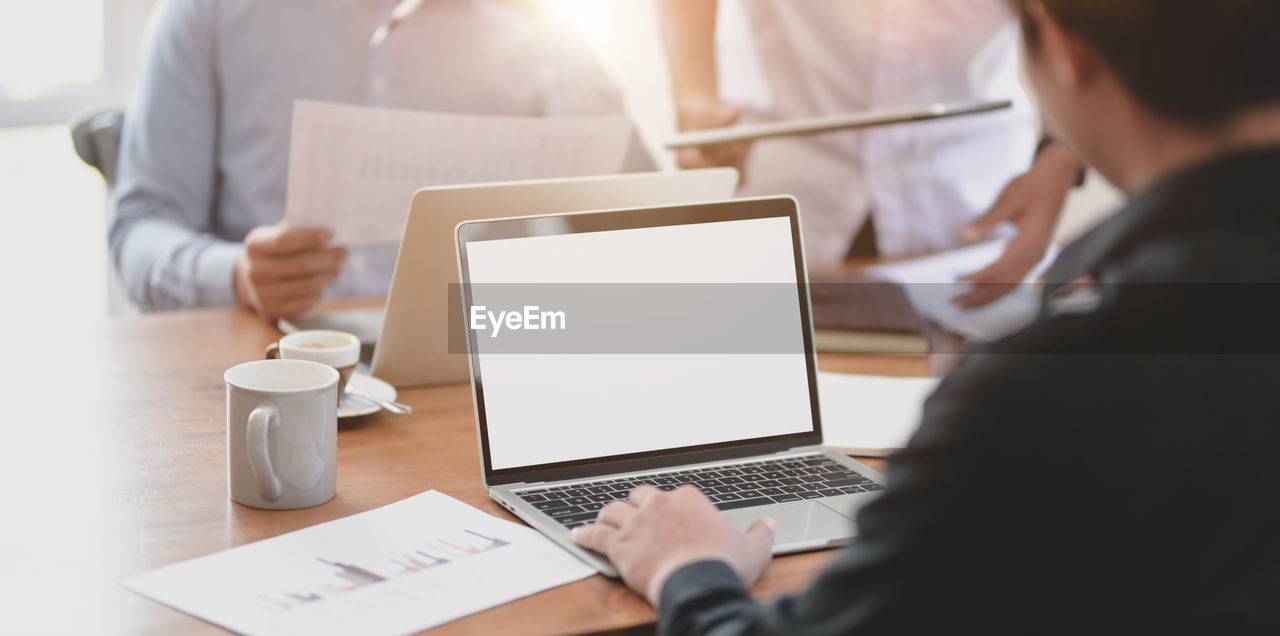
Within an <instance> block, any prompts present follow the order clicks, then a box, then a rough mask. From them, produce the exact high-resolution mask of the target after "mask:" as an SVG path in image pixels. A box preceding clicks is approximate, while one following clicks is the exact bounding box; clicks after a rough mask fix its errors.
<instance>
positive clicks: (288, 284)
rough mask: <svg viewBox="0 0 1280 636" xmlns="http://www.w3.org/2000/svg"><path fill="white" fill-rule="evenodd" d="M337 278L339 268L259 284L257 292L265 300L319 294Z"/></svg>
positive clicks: (274, 300) (283, 299)
mask: <svg viewBox="0 0 1280 636" xmlns="http://www.w3.org/2000/svg"><path fill="white" fill-rule="evenodd" d="M335 278H337V270H331V271H328V272H321V273H319V274H316V275H313V276H307V277H306V278H290V279H287V280H283V281H278V282H272V283H266V284H263V285H258V286H257V287H256V288H255V290H254V291H255V292H256V293H257V295H258V299H259V300H261V301H263V302H280V301H286V300H292V299H295V298H304V297H308V296H319V295H320V294H321V293H323V292H324V289H325V288H326V287H328V286H329V283H332V282H333V280H334V279H335Z"/></svg>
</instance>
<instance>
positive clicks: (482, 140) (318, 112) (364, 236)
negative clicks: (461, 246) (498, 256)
mask: <svg viewBox="0 0 1280 636" xmlns="http://www.w3.org/2000/svg"><path fill="white" fill-rule="evenodd" d="M630 135H631V124H630V122H629V121H628V120H627V118H626V117H622V116H609V117H498V116H490V115H457V114H447V113H429V112H421V111H410V110H392V109H385V108H370V107H367V106H349V105H344V104H331V103H325V102H313V101H305V100H299V101H297V102H294V107H293V129H292V135H291V137H290V143H289V182H288V193H287V198H286V202H285V219H286V221H288V222H289V224H290V225H293V226H295V227H328V228H330V229H332V230H333V232H334V241H335V242H336V243H338V244H344V245H367V244H378V243H398V242H399V241H400V234H401V232H402V231H403V230H404V221H405V217H406V216H407V215H408V212H409V204H410V202H411V201H412V199H413V193H414V192H416V191H417V190H418V189H419V188H423V187H427V186H437V185H455V184H462V183H480V182H486V181H515V180H524V179H545V178H553V177H581V176H589V175H598V174H612V173H617V172H621V171H622V167H623V161H624V159H625V157H626V151H627V144H628V142H629V140H630Z"/></svg>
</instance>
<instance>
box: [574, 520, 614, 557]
mask: <svg viewBox="0 0 1280 636" xmlns="http://www.w3.org/2000/svg"><path fill="white" fill-rule="evenodd" d="M570 536H572V537H573V542H574V543H576V544H578V545H580V546H582V547H584V548H586V549H588V550H595V551H596V552H599V553H600V554H604V555H608V554H609V549H610V548H611V547H612V546H613V541H614V539H615V538H616V537H617V536H618V529H617V528H615V527H613V526H610V525H605V524H601V523H590V524H587V525H585V526H578V527H576V528H574V529H573V532H572V533H570Z"/></svg>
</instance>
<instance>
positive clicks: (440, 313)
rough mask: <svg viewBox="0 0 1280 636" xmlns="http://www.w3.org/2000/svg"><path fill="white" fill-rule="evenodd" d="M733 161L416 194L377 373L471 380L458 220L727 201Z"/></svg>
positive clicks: (404, 380)
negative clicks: (458, 324) (461, 340)
mask: <svg viewBox="0 0 1280 636" xmlns="http://www.w3.org/2000/svg"><path fill="white" fill-rule="evenodd" d="M737 183H738V171H737V170H734V169H733V168H709V169H704V170H680V171H676V172H650V173H632V174H622V175H603V176H593V177H569V178H561V179H539V180H534V181H509V182H502V183H480V184H466V185H455V186H435V187H430V188H423V189H421V190H418V192H417V193H416V194H415V195H414V197H413V202H412V204H411V206H410V209H409V216H408V218H407V219H406V221H405V228H404V235H403V236H402V237H401V243H400V250H399V252H398V254H397V257H396V265H395V272H394V274H393V275H392V279H391V289H390V291H389V292H388V295H387V303H386V316H385V318H383V319H382V320H381V333H380V335H379V336H378V337H377V340H378V345H377V347H376V348H375V349H374V352H373V361H372V373H373V375H375V376H377V377H379V378H382V379H383V380H386V381H388V382H390V383H391V384H393V385H395V386H397V387H406V386H416V385H421V384H443V383H451V382H466V381H467V379H468V377H469V376H470V374H469V372H468V370H467V356H466V347H465V345H463V346H461V347H459V348H458V351H457V352H456V355H455V354H452V353H451V352H450V349H451V347H450V346H449V327H448V323H449V313H448V311H447V307H448V306H449V305H450V304H451V303H456V302H457V296H456V292H457V289H456V287H455V286H456V284H457V282H458V278H457V275H458V264H457V261H456V260H455V257H454V246H453V230H454V228H455V227H456V226H457V225H458V223H460V222H462V221H466V220H474V219H495V218H505V217H511V216H518V215H529V214H552V213H559V212H581V211H584V210H599V209H601V208H617V207H642V206H650V205H671V204H676V203H696V202H701V201H720V200H723V199H727V198H730V197H732V196H733V190H734V187H735V186H736V185H737Z"/></svg>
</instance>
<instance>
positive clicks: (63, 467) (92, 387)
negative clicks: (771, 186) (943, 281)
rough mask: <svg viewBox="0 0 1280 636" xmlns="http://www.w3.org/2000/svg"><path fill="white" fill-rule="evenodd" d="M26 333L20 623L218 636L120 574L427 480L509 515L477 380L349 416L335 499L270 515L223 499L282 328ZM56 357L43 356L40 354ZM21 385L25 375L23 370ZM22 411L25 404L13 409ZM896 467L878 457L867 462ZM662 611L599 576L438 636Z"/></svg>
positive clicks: (13, 606) (817, 557)
mask: <svg viewBox="0 0 1280 636" xmlns="http://www.w3.org/2000/svg"><path fill="white" fill-rule="evenodd" d="M51 330H52V331H53V334H51V336H56V338H57V342H56V346H53V347H50V346H49V342H48V341H44V340H40V339H38V338H35V339H33V340H32V341H31V342H26V343H25V344H19V346H18V348H17V352H18V354H19V357H17V358H11V359H9V360H10V361H12V360H26V359H27V358H26V356H32V360H31V362H29V363H28V362H24V363H23V364H24V365H25V366H23V367H22V368H16V367H15V370H17V371H21V372H22V373H23V375H24V376H25V377H24V379H20V380H19V382H18V383H17V385H16V386H17V387H19V388H20V389H21V394H20V395H10V396H9V398H8V399H7V400H6V402H9V404H10V408H9V409H8V417H6V419H7V420H8V421H6V422H5V424H6V426H5V429H6V431H5V435H6V438H5V442H4V443H3V444H2V445H0V471H2V472H0V478H3V480H4V481H3V483H4V485H5V488H6V499H5V501H4V510H5V511H6V514H5V517H6V519H5V521H3V522H2V523H0V528H3V534H2V535H0V537H3V541H2V545H3V550H4V554H3V557H4V559H5V565H6V568H5V569H6V570H7V573H6V575H5V576H4V577H0V580H3V581H4V582H3V583H0V599H4V601H3V605H4V606H5V618H4V619H3V620H5V621H6V626H5V628H4V629H0V631H7V630H8V629H11V628H16V631H15V632H13V633H38V632H45V633H72V632H81V633H104V632H111V633H115V632H118V633H130V634H140V633H143V634H175V633H213V632H217V631H220V630H218V628H216V627H214V626H212V625H209V624H208V623H204V622H202V621H200V620H198V619H195V618H192V617H190V616H187V615H186V614H182V613H180V612H178V611H176V610H173V609H170V608H168V607H165V606H163V605H160V604H158V603H155V602H153V601H150V600H147V599H144V598H142V597H140V596H137V595H135V594H133V593H131V592H128V591H126V590H124V589H123V588H121V587H119V586H118V581H119V580H120V579H121V578H124V577H127V576H130V575H133V574H138V573H141V572H145V571H147V570H151V569H154V568H157V567H160V566H163V565H168V564H171V563H175V562H178V561H182V560H185V559H190V558H192V557H197V556H200V555H204V554H209V553H212V552H216V551H219V550H224V549H226V548H231V547H234V546H238V545H242V544H245V543H249V542H252V541H257V540H259V539H265V538H267V537H271V536H274V535H278V534H281V533H284V532H288V531H292V530H297V529H299V528H303V527H306V526H310V525H313V524H316V523H320V522H323V521H329V520H332V519H337V518H339V517H343V516H346V515H351V514H355V513H358V512H363V511H366V510H369V509H371V508H375V507H378V506H381V505H384V504H388V503H391V502H394V501H397V500H399V499H403V498H405V497H408V496H410V495H413V494H416V493H419V492H422V491H424V490H428V489H436V490H439V491H442V492H444V493H447V494H449V495H451V496H453V497H456V498H458V499H461V500H462V501H465V502H467V503H469V504H471V505H473V506H476V507H478V508H480V509H481V510H484V511H486V512H488V513H490V514H494V515H497V516H499V517H502V518H505V519H513V517H512V516H511V515H510V514H508V513H507V512H506V511H505V510H503V509H502V508H500V507H499V506H498V505H496V504H494V503H492V502H491V501H490V500H489V498H488V497H487V495H486V494H485V491H484V489H483V487H482V485H481V471H480V459H479V451H478V448H477V442H476V433H475V421H474V416H473V411H472V406H471V395H470V390H469V387H467V386H466V385H450V386H440V387H423V388H415V389H408V390H402V391H401V392H400V398H399V399H400V401H401V402H405V403H407V404H410V405H412V406H413V407H414V413H413V414H412V415H407V416H397V415H390V414H386V413H379V414H377V415H372V416H369V417H367V418H363V419H360V420H357V421H354V422H349V423H348V422H344V423H343V424H342V425H341V430H340V433H339V444H338V495H337V497H336V498H335V499H334V500H333V501H331V502H329V503H327V504H324V505H322V506H318V507H315V508H311V509H307V510H297V511H287V512H269V511H261V510H255V509H252V508H246V507H243V506H240V505H238V504H234V503H232V502H231V501H230V500H229V499H228V498H227V487H226V457H225V435H226V434H225V420H224V418H225V414H224V413H225V399H226V398H225V388H224V385H223V381H222V372H223V371H224V370H225V369H227V368H228V367H231V366H233V365H235V364H237V363H239V362H243V361H246V360H253V359H257V358H260V357H261V356H262V351H263V347H265V346H266V345H267V344H268V343H270V342H272V341H273V340H275V339H277V338H278V337H279V332H277V331H276V330H275V329H274V328H272V327H269V326H268V325H266V324H264V323H263V322H261V321H260V320H258V319H257V318H256V317H254V316H253V315H251V314H249V313H247V312H243V311H233V310H208V311H195V312H187V313H175V314H165V315H153V316H146V317H142V318H129V319H119V320H115V321H110V322H105V323H100V324H94V325H88V326H76V327H75V328H74V329H73V328H66V327H58V328H56V329H53V328H51ZM40 351H44V352H46V353H45V355H40V354H39V352H40ZM820 366H821V367H822V368H823V369H825V370H835V371H846V372H860V373H876V374H884V375H903V376H912V375H925V374H927V373H928V372H929V370H930V359H929V358H927V357H924V356H879V357H873V356H837V357H823V358H821V359H820ZM24 380H25V381H24ZM15 404H16V405H17V406H16V407H15V406H14V405H15ZM868 463H869V464H870V465H872V466H873V467H875V468H877V469H883V465H882V462H878V461H875V460H871V461H869V462H868ZM834 554H835V553H834V552H832V551H826V552H816V553H810V554H802V555H795V556H788V557H783V558H779V559H776V560H775V561H774V562H773V564H772V565H770V567H769V569H768V570H767V571H766V572H765V574H764V576H763V578H762V579H761V580H760V581H759V583H757V584H756V586H755V587H754V588H753V593H754V594H756V595H757V596H758V597H760V598H768V597H772V596H776V595H779V594H784V593H788V592H792V591H795V590H797V589H800V588H802V587H803V586H805V585H806V584H807V583H808V582H809V581H810V580H811V579H812V578H813V577H814V576H815V574H816V573H817V571H818V570H819V569H820V568H821V567H822V566H823V564H825V563H826V562H827V561H828V560H830V559H831V558H832V557H833V556H834ZM654 619H655V617H654V613H653V610H652V609H651V608H650V607H649V606H648V604H646V603H645V602H644V601H643V600H641V599H640V598H639V597H637V596H635V595H634V594H632V593H631V592H630V591H628V590H627V589H626V588H625V587H623V586H621V585H619V584H617V583H614V582H612V581H610V580H608V579H606V578H604V577H601V576H595V577H591V578H589V579H586V580H583V581H579V582H577V583H573V584H571V585H567V586H563V587H560V588H556V589H553V590H550V591H547V592H544V593H542V594H538V595H536V596H534V597H530V598H526V599H523V600H519V601H516V602H514V603H509V604H507V605H503V606H501V607H498V608H495V609H492V610H489V611H486V612H483V613H480V614H477V615H473V616H470V617H467V618H464V619H462V620H459V621H456V622H453V623H450V624H447V625H444V626H442V627H440V628H438V630H437V632H438V633H442V634H454V633H486V634H487V633H578V632H606V631H630V630H637V631H646V630H647V629H649V628H650V627H651V625H652V623H653V621H654Z"/></svg>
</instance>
